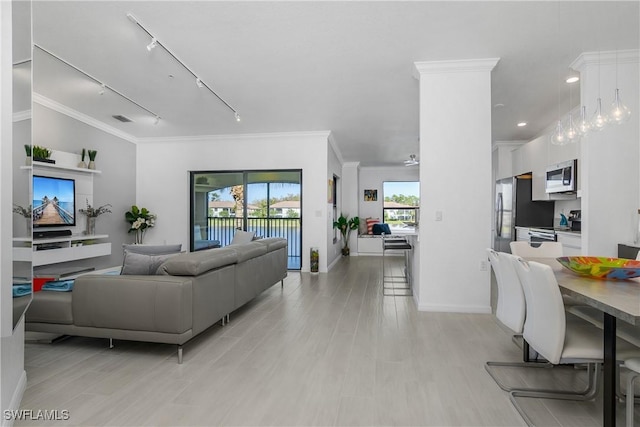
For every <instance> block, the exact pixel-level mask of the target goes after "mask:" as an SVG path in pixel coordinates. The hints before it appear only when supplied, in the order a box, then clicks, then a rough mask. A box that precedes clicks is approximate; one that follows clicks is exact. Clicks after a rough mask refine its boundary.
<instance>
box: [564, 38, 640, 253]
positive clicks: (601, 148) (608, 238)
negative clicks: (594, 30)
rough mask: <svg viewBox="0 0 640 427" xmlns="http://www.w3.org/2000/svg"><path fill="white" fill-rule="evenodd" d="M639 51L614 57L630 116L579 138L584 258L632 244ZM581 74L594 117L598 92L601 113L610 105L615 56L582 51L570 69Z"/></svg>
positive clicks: (639, 181) (639, 178)
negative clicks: (618, 123)
mask: <svg viewBox="0 0 640 427" xmlns="http://www.w3.org/2000/svg"><path fill="white" fill-rule="evenodd" d="M638 57H639V55H638V50H634V51H621V52H619V53H618V58H617V61H618V72H617V80H618V88H619V89H620V96H621V98H622V101H623V102H624V103H625V104H626V105H627V106H628V107H629V109H630V110H631V112H632V116H631V119H630V120H629V121H628V122H627V123H624V124H622V125H616V126H608V127H606V128H604V129H603V130H602V131H600V132H592V133H590V134H588V135H587V136H586V137H584V138H583V139H582V141H581V142H580V144H581V147H580V149H581V151H580V152H581V160H582V161H581V162H580V165H579V169H581V170H580V171H579V173H580V177H581V178H582V213H583V218H582V244H583V251H584V253H586V254H590V255H598V256H617V244H618V243H631V242H633V240H634V238H635V236H636V232H637V221H638V213H637V210H638V208H639V207H640V171H639V168H638V164H639V159H640V120H639V117H640V116H639V114H638V110H639V109H640V104H639V101H640V87H639V81H640V80H639V76H640V72H639V67H638ZM572 67H573V68H575V69H577V70H579V71H580V79H581V85H580V89H581V91H580V92H581V93H580V97H581V101H582V104H584V105H586V106H587V111H588V112H589V114H592V113H593V111H595V109H596V99H597V98H598V94H600V96H601V98H602V107H603V109H604V110H605V113H606V112H607V111H608V110H609V108H610V105H611V102H612V101H613V96H614V91H615V87H616V86H615V85H616V55H615V53H613V52H600V53H599V54H598V53H584V54H582V55H581V56H580V57H579V58H578V59H577V60H576V61H575V62H574V64H573V65H572Z"/></svg>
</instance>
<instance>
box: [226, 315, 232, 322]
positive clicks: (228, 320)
mask: <svg viewBox="0 0 640 427" xmlns="http://www.w3.org/2000/svg"><path fill="white" fill-rule="evenodd" d="M229 316H231V314H227V323H229V322H230V321H231V318H230V317H229Z"/></svg>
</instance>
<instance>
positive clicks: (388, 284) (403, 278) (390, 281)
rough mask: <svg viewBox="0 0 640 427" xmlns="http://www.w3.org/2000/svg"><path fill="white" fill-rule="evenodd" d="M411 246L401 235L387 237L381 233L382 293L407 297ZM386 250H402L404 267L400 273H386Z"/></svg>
mask: <svg viewBox="0 0 640 427" xmlns="http://www.w3.org/2000/svg"><path fill="white" fill-rule="evenodd" d="M412 249H413V246H411V244H410V243H409V242H408V241H407V239H405V238H403V237H388V236H386V235H385V233H382V295H384V296H397V297H409V296H412V295H413V290H412V289H411V250H412ZM387 251H404V268H403V270H404V271H403V274H402V275H394V274H392V273H391V274H387V271H386V267H385V264H386V262H385V257H386V256H388V255H387Z"/></svg>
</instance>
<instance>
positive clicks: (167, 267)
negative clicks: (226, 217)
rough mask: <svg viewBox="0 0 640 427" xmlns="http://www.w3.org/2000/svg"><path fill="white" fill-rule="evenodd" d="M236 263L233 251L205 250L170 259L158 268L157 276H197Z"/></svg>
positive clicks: (225, 249)
mask: <svg viewBox="0 0 640 427" xmlns="http://www.w3.org/2000/svg"><path fill="white" fill-rule="evenodd" d="M237 261H238V255H237V253H236V252H235V251H234V250H233V249H230V248H217V249H207V250H204V251H198V252H190V253H184V254H179V255H176V256H174V257H172V258H171V259H169V260H167V261H166V262H164V263H163V264H162V265H161V266H160V268H159V269H158V274H167V275H171V276H198V275H200V274H202V273H205V272H207V271H209V270H213V269H214V268H220V267H223V266H225V265H231V264H235V263H236V262H237Z"/></svg>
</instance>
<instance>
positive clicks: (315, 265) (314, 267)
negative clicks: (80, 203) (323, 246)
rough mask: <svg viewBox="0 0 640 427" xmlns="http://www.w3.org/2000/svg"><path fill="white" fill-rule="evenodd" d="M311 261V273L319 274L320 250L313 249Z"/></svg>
mask: <svg viewBox="0 0 640 427" xmlns="http://www.w3.org/2000/svg"><path fill="white" fill-rule="evenodd" d="M310 261H311V265H310V270H311V272H312V273H317V272H318V269H319V267H320V249H318V248H311V255H310Z"/></svg>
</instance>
